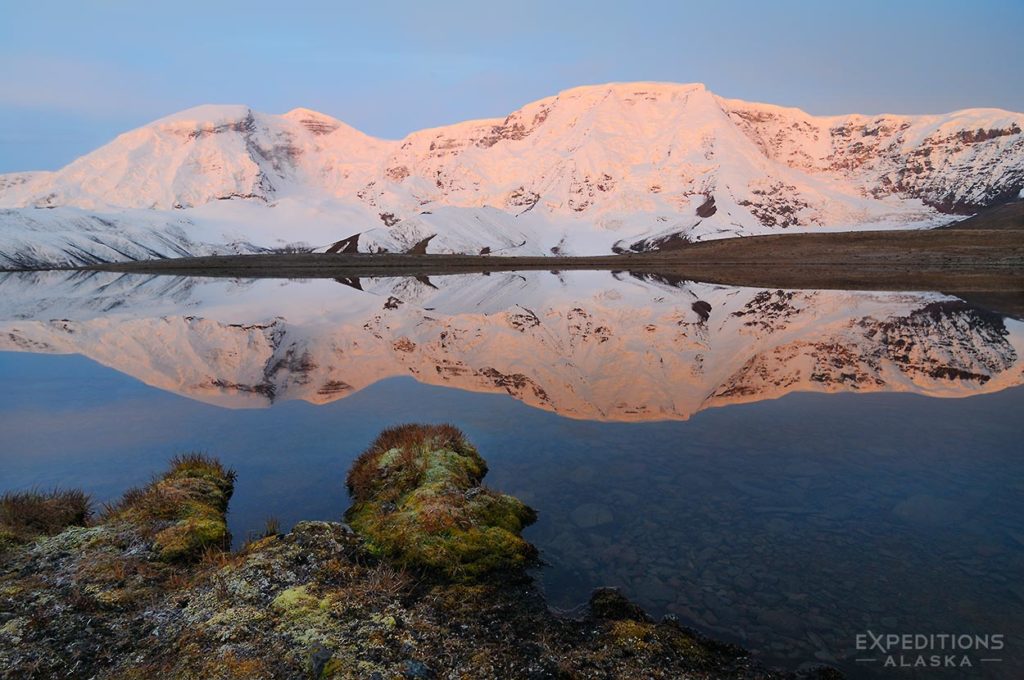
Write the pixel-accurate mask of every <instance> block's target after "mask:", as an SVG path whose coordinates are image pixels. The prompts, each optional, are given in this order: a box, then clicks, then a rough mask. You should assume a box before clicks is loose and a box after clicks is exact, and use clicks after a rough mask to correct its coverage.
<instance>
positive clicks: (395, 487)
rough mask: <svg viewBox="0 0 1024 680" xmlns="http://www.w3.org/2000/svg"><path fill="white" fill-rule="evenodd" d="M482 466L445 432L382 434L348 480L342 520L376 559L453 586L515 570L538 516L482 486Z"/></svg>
mask: <svg viewBox="0 0 1024 680" xmlns="http://www.w3.org/2000/svg"><path fill="white" fill-rule="evenodd" d="M486 474H487V464H486V463H485V462H484V460H483V458H481V457H480V454H479V453H478V452H477V450H476V449H475V448H474V447H473V446H472V445H471V444H470V443H469V442H468V441H467V439H466V437H465V435H464V434H463V433H462V432H460V431H459V430H458V429H457V428H455V427H454V426H451V425H439V426H430V425H402V426H400V427H396V428H392V429H389V430H385V431H384V432H383V433H381V435H380V436H379V437H378V438H377V439H376V441H374V442H373V444H372V445H371V446H370V448H369V449H367V450H366V452H364V453H363V454H362V455H361V456H360V457H359V458H358V459H357V460H356V462H355V464H354V465H353V466H352V469H351V471H350V472H349V475H348V488H349V492H350V493H351V494H352V495H353V497H354V501H355V502H354V504H353V505H352V507H351V508H350V509H349V511H348V513H347V515H346V518H347V519H348V522H349V524H351V526H352V528H353V529H354V530H355V531H356V532H357V533H359V534H360V535H361V536H363V537H364V539H365V541H366V547H367V549H368V550H369V552H371V553H372V554H374V555H378V556H380V557H386V558H389V559H391V560H394V561H395V562H397V563H398V564H400V565H402V566H404V567H409V568H418V569H423V570H425V571H428V572H430V573H433V574H436V575H441V576H444V577H447V578H450V579H453V580H474V579H478V578H481V577H483V576H486V575H488V574H493V573H496V572H513V571H520V570H522V569H523V568H524V567H526V566H528V565H530V564H531V563H532V562H533V560H534V559H535V558H536V555H537V552H536V549H535V548H534V547H533V546H532V545H531V544H530V543H528V542H527V541H525V540H524V539H523V537H522V535H521V534H522V530H523V528H525V527H526V526H528V525H530V524H531V523H533V522H534V521H536V513H535V512H534V511H533V509H531V508H530V507H528V506H526V505H524V504H523V503H522V502H521V501H519V500H518V499H516V498H514V497H512V496H508V495H505V494H500V493H497V492H495V491H493V490H491V489H488V488H486V487H484V486H482V485H481V484H482V481H483V478H484V475H486Z"/></svg>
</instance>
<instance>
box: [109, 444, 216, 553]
mask: <svg viewBox="0 0 1024 680" xmlns="http://www.w3.org/2000/svg"><path fill="white" fill-rule="evenodd" d="M234 485H235V473H234V472H233V471H231V470H227V469H225V468H224V467H223V466H222V465H221V464H220V463H219V462H218V461H216V460H213V459H212V458H208V457H206V456H203V455H201V454H190V455H186V456H178V457H176V458H174V459H173V460H172V461H171V467H170V470H169V471H168V472H167V473H165V474H164V475H163V476H162V477H160V478H158V479H155V480H153V481H152V482H150V484H148V485H147V486H146V487H144V488H142V489H133V490H130V491H128V492H127V493H126V494H125V495H124V497H123V499H122V500H121V502H120V503H119V504H117V505H116V506H114V507H112V508H111V509H110V511H109V513H108V515H109V519H110V520H115V521H116V520H121V521H128V522H132V523H134V524H136V525H138V526H140V527H143V528H145V529H147V530H149V531H152V532H153V533H154V536H153V543H154V547H155V548H156V550H157V552H158V553H159V555H160V558H161V559H163V560H165V561H169V562H171V561H178V560H186V561H187V560H191V559H195V558H197V557H199V556H200V555H201V554H202V552H203V550H205V549H207V548H209V547H226V546H227V545H229V544H230V542H231V535H230V533H229V532H228V525H227V518H226V516H225V513H226V512H227V509H228V501H229V500H230V499H231V494H232V492H233V491H234Z"/></svg>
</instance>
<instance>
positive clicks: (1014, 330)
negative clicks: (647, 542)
mask: <svg viewBox="0 0 1024 680" xmlns="http://www.w3.org/2000/svg"><path fill="white" fill-rule="evenodd" d="M348 284H349V285H340V284H339V283H338V282H334V281H322V280H321V281H311V282H304V283H299V282H291V283H287V284H282V283H281V282H279V281H267V280H262V281H249V282H244V281H243V282H236V281H221V280H203V279H188V278H173V277H144V276H131V275H116V274H105V273H104V274H80V273H57V272H41V273H30V274H8V275H0V350H20V351H29V352H46V353H77V354H83V355H85V356H87V357H90V358H92V359H94V360H96V361H98V362H100V363H103V364H105V365H107V366H110V367H112V368H115V369H117V370H119V371H122V372H124V373H127V374H129V375H132V376H134V377H136V378H138V379H139V380H142V381H144V382H145V383H147V384H149V385H153V386H156V387H159V388H161V389H164V390H169V391H172V392H175V393H178V394H182V395H186V396H189V397H192V398H195V399H199V400H202V401H206V402H210V403H214V404H218V405H222V406H228V407H266V406H269V405H271V404H274V403H277V402H280V401H283V400H291V399H301V400H306V401H309V402H313V403H325V402H329V401H333V400H336V399H340V398H343V397H345V396H347V395H349V394H352V393H354V392H356V391H358V390H360V389H363V388H364V387H367V386H369V385H372V384H373V383H375V382H377V381H379V380H383V379H385V378H389V377H394V376H412V377H414V378H415V379H416V380H419V381H421V382H425V383H430V384H435V385H444V386H449V387H455V388H459V389H465V390H472V391H477V392H493V393H506V394H510V395H511V396H513V397H515V398H516V399H519V400H521V401H523V402H524V403H526V404H529V405H531V406H534V407H537V408H542V409H546V410H550V411H553V412H555V413H559V414H562V415H565V416H569V417H575V418H587V419H598V420H622V421H643V420H655V419H685V418H688V417H690V416H691V415H692V414H694V413H696V412H698V411H700V410H703V409H706V408H710V407H717V406H725V405H728V404H735V403H743V402H751V401H758V400H762V399H771V398H777V397H780V396H782V395H785V394H788V393H790V392H793V391H816V392H846V391H858V392H876V391H900V392H914V393H919V394H925V395H931V396H941V397H963V396H969V395H973V394H980V393H987V392H994V391H998V390H1000V389H1004V388H1006V387H1011V386H1015V385H1020V384H1021V383H1022V382H1024V361H1022V352H1024V324H1021V323H1019V322H1015V321H1011V320H1007V319H1002V318H1000V317H999V316H997V315H993V314H991V313H988V312H985V311H982V310H979V309H976V308H973V307H971V306H970V305H968V304H966V303H964V302H962V301H960V300H957V299H955V298H950V297H947V296H942V295H938V294H921V293H867V292H860V293H854V292H844V291H774V290H773V291H768V290H759V289H751V288H734V287H726V286H715V285H709V284H697V283H680V284H678V285H668V284H667V283H665V282H661V281H658V280H642V279H638V278H635V277H630V276H628V275H621V276H620V277H619V278H616V277H614V276H613V275H612V274H610V273H607V272H572V273H568V274H565V275H562V276H555V275H552V274H548V273H546V272H531V273H526V274H523V275H520V274H495V275H491V276H451V277H441V278H432V279H363V280H362V281H350V282H348Z"/></svg>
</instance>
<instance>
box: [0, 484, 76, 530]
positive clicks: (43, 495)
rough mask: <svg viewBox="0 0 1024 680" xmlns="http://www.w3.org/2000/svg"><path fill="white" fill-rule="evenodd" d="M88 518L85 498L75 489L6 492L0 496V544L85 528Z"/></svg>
mask: <svg viewBox="0 0 1024 680" xmlns="http://www.w3.org/2000/svg"><path fill="white" fill-rule="evenodd" d="M91 517H92V502H91V501H90V499H89V496H88V495H86V494H85V493H83V492H82V491H79V490H78V489H53V490H52V491H40V490H37V489H33V490H30V491H14V492H8V493H5V494H3V495H2V496H0V542H3V540H4V539H6V540H8V541H12V542H23V541H27V540H30V539H32V538H34V537H36V536H49V535H53V534H56V533H59V532H60V531H62V530H63V529H65V528H67V527H69V526H85V525H86V524H87V523H88V522H89V519H90V518H91Z"/></svg>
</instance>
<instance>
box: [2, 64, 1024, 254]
mask: <svg viewBox="0 0 1024 680" xmlns="http://www.w3.org/2000/svg"><path fill="white" fill-rule="evenodd" d="M1022 128H1024V115H1022V114H1019V113H1011V112H1007V111H1001V110H997V109H969V110H965V111H958V112H954V113H950V114H946V115H934V116H895V115H882V116H861V115H853V116H829V117H824V116H811V115H809V114H807V113H805V112H803V111H800V110H798V109H787V108H782V107H778V106H772V105H768V104H755V103H749V102H743V101H739V100H731V99H724V98H722V97H718V96H716V95H714V94H712V93H711V92H709V91H707V90H706V89H705V88H704V86H702V85H699V84H689V85H676V84H670V83H620V84H609V85H599V86H588V87H581V88H575V89H571V90H567V91H564V92H562V93H559V94H558V95H556V96H553V97H548V98H546V99H542V100H540V101H537V102H533V103H531V104H528V105H526V106H524V107H523V108H521V109H519V110H518V111H515V112H513V113H511V114H509V115H508V116H506V117H505V118H499V119H491V120H480V121H469V122H464V123H458V124H455V125H449V126H445V127H440V128H434V129H430V130H422V131H418V132H414V133H412V134H410V135H409V136H407V137H406V138H404V139H402V140H398V141H388V140H380V139H375V138H372V137H369V136H367V135H364V134H363V133H361V132H359V131H357V130H354V129H353V128H351V127H349V126H347V125H345V124H344V123H342V122H341V121H339V120H336V119H334V118H331V117H329V116H325V115H323V114H320V113H317V112H314V111H309V110H307V109H296V110H294V111H291V112H289V113H286V114H283V115H269V114H263V113H258V112H255V111H253V110H252V109H250V108H248V107H245V106H202V107H198V108H195V109H190V110H187V111H184V112H181V113H178V114H175V115H173V116H169V117H167V118H163V119H161V120H158V121H155V122H153V123H151V124H149V125H146V126H144V127H141V128H139V129H137V130H133V131H131V132H127V133H125V134H123V135H121V136H120V137H118V138H117V139H115V140H114V141H113V142H111V143H110V144H108V145H106V146H104V147H102V148H100V149H98V150H96V151H94V152H92V153H90V154H88V155H86V156H84V157H82V158H80V159H78V160H76V161H75V162H73V163H71V164H70V165H68V166H67V167H65V168H62V169H60V170H58V171H56V172H51V173H20V174H15V175H4V176H0V207H8V208H13V209H16V212H14V213H7V214H6V215H4V216H3V217H2V218H0V219H3V220H4V223H5V229H4V236H3V239H2V240H0V257H6V259H7V260H8V261H9V262H15V263H20V262H25V261H35V262H37V263H43V262H46V261H48V260H47V258H48V257H49V256H50V255H49V254H48V253H45V252H38V253H31V252H28V253H25V252H24V249H25V248H26V247H27V246H26V245H25V244H26V243H31V238H30V237H23V236H22V235H21V234H20V229H12V228H6V227H7V226H8V225H10V224H14V225H17V224H18V223H19V222H22V221H25V220H28V219H29V217H27V216H26V215H20V214H18V213H28V215H31V216H32V219H35V220H36V221H37V222H40V223H41V224H45V225H46V229H47V230H48V231H49V232H51V236H50V238H52V239H54V240H57V241H60V240H62V239H63V240H64V241H67V242H69V244H71V245H69V247H68V248H67V249H72V248H74V249H78V250H85V251H87V252H88V256H89V257H91V258H97V259H127V258H132V257H137V256H138V253H137V252H134V251H129V252H123V253H121V252H116V251H105V252H104V251H96V250H93V249H92V247H91V246H90V244H89V243H88V242H83V240H82V239H81V238H79V237H78V234H77V229H76V227H75V225H74V224H72V223H70V222H69V218H68V216H67V215H66V214H62V213H52V214H44V215H43V216H38V215H35V213H37V212H39V211H38V210H34V209H39V208H53V207H60V208H78V209H82V210H87V211H89V212H90V213H92V214H95V215H98V216H102V217H101V219H105V220H112V221H117V219H118V218H117V215H119V214H121V213H122V212H124V211H126V210H144V211H149V212H153V213H155V215H153V216H151V217H150V220H151V221H153V222H161V221H162V222H164V223H167V224H170V223H172V222H174V221H175V220H178V219H182V218H184V220H185V221H186V222H187V224H188V225H190V226H189V227H187V228H186V230H185V231H186V234H187V236H188V238H189V239H190V241H191V242H194V243H196V244H201V246H199V248H200V249H205V250H206V251H210V250H217V249H218V248H220V247H222V246H224V245H226V244H227V243H230V242H232V241H242V242H251V243H252V244H255V245H256V246H258V247H264V248H271V247H275V246H277V245H279V244H278V242H279V241H283V242H306V243H309V244H311V245H312V246H316V247H323V248H330V247H331V245H332V244H336V243H338V242H343V241H345V240H346V239H349V238H351V237H354V236H356V235H357V234H358V235H359V238H358V247H359V249H360V250H362V251H365V252H373V251H377V250H390V251H398V250H401V251H405V250H408V249H409V248H412V247H413V246H415V245H416V244H418V243H422V242H423V241H424V240H425V239H427V238H432V240H431V241H430V242H429V249H430V251H431V252H465V253H479V252H481V251H482V250H484V249H488V252H519V253H530V254H547V253H551V252H559V253H562V254H567V253H573V254H595V253H607V252H609V251H610V250H612V249H613V248H617V249H619V250H649V249H658V248H665V247H673V246H675V245H678V244H680V243H685V242H687V241H694V240H704V239H709V238H721V237H726V236H738V235H748V234H762V233H774V232H777V231H779V230H782V229H818V228H863V227H866V226H872V227H875V228H877V227H884V226H905V225H907V224H916V225H935V224H939V223H942V222H943V221H948V220H949V219H951V218H950V214H951V213H970V212H975V211H977V210H978V209H980V208H982V207H984V206H989V205H993V204H996V203H999V202H1000V201H1005V200H1008V199H1010V198H1012V197H1015V196H1018V195H1019V194H1020V192H1021V191H1022V190H1024V133H1022ZM340 217H344V218H345V219H340ZM12 234H13V236H12ZM19 238H20V239H22V240H17V239H19ZM101 240H102V239H101ZM553 249H556V250H553ZM157 252H158V253H159V254H161V255H165V256H176V255H178V254H180V253H179V252H177V250H175V249H173V248H168V249H166V250H160V249H157ZM190 252H192V250H190ZM0 262H2V260H0Z"/></svg>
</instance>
